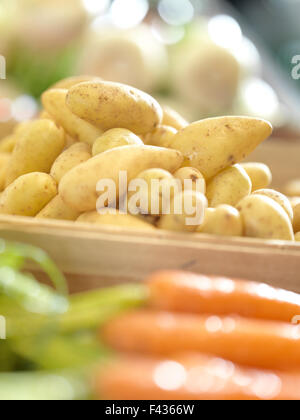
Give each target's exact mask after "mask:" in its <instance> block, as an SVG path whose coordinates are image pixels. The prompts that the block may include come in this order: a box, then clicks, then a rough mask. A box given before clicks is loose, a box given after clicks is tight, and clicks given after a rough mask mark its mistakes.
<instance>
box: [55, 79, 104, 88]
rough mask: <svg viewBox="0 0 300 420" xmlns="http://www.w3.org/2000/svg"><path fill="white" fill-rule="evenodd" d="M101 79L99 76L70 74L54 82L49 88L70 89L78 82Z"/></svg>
mask: <svg viewBox="0 0 300 420" xmlns="http://www.w3.org/2000/svg"><path fill="white" fill-rule="evenodd" d="M101 80H102V79H101V78H100V77H96V76H71V77H67V78H66V79H62V80H60V81H59V82H57V83H55V84H54V85H52V86H51V87H50V89H70V88H71V87H73V86H76V85H79V83H83V82H90V81H101Z"/></svg>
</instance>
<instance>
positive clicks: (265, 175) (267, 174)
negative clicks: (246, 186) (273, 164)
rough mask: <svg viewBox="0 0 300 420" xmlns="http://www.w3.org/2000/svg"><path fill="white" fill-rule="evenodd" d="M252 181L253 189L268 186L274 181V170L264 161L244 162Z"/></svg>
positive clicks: (243, 164)
mask: <svg viewBox="0 0 300 420" xmlns="http://www.w3.org/2000/svg"><path fill="white" fill-rule="evenodd" d="M241 166H242V167H243V168H244V169H245V171H246V172H247V174H248V175H249V177H250V179H251V181H252V191H256V190H261V189H263V188H268V187H269V186H270V185H271V182H272V172H271V170H270V168H269V167H268V166H267V165H265V164H263V163H256V162H249V163H242V164H241Z"/></svg>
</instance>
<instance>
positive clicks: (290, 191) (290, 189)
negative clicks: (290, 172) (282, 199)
mask: <svg viewBox="0 0 300 420" xmlns="http://www.w3.org/2000/svg"><path fill="white" fill-rule="evenodd" d="M284 193H285V194H286V195H288V196H290V197H293V196H297V197H300V179H294V180H293V181H290V182H289V183H288V184H287V185H286V186H285V188H284Z"/></svg>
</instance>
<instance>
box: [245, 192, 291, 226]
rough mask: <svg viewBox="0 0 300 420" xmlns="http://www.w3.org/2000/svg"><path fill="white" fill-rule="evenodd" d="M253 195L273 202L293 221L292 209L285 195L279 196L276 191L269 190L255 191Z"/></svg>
mask: <svg viewBox="0 0 300 420" xmlns="http://www.w3.org/2000/svg"><path fill="white" fill-rule="evenodd" d="M253 194H259V195H265V196H266V197H270V198H272V199H273V200H275V201H276V202H277V203H278V204H279V205H280V206H281V207H282V208H283V210H284V211H285V212H286V214H287V215H288V216H289V218H290V220H291V221H292V222H293V219H294V212H293V207H292V205H291V203H290V201H289V199H288V198H287V197H286V196H285V195H283V194H281V193H280V192H278V191H275V190H269V189H264V190H257V191H255V192H254V193H253Z"/></svg>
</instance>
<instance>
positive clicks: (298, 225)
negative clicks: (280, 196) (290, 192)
mask: <svg viewBox="0 0 300 420" xmlns="http://www.w3.org/2000/svg"><path fill="white" fill-rule="evenodd" d="M292 209H293V214H294V220H293V227H294V232H300V197H299V198H296V199H294V200H293V201H292Z"/></svg>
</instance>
